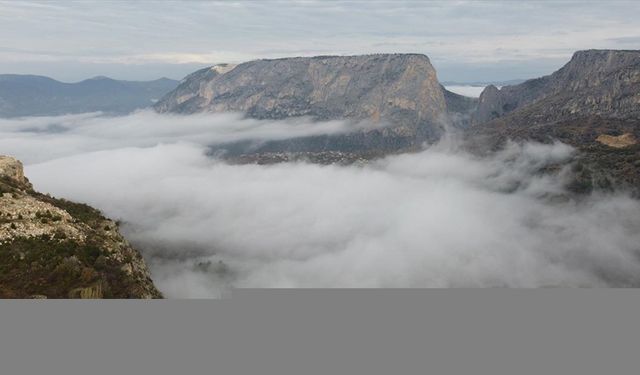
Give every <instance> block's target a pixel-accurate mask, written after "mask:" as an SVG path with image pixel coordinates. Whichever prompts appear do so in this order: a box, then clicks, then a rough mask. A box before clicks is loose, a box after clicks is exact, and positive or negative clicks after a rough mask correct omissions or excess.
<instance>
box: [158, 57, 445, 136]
mask: <svg viewBox="0 0 640 375" xmlns="http://www.w3.org/2000/svg"><path fill="white" fill-rule="evenodd" d="M220 68H221V66H214V67H212V68H209V69H204V70H200V71H198V72H196V73H194V74H192V75H190V76H189V77H187V78H186V79H185V80H184V81H183V82H182V83H181V84H180V85H179V86H178V88H177V89H176V90H175V91H174V92H172V93H170V94H169V95H168V96H166V97H165V98H164V99H163V100H161V101H160V102H158V103H157V104H156V106H155V108H156V109H157V110H158V111H160V112H180V113H193V112H202V111H209V112H244V113H246V114H247V115H249V116H251V117H256V118H269V119H280V118H286V117H293V116H311V117H314V118H316V119H320V120H328V119H343V118H350V119H356V120H363V119H367V120H372V121H374V122H377V121H383V120H387V121H390V122H392V123H394V124H397V125H401V126H407V127H416V126H418V125H420V124H428V123H433V122H435V121H436V120H437V119H438V117H439V116H441V115H442V114H444V113H445V112H446V102H445V98H444V94H443V92H442V89H441V87H440V85H439V83H438V80H437V77H436V71H435V69H434V68H433V67H432V66H431V63H430V62H429V59H428V58H427V57H426V56H424V55H417V54H406V55H405V54H390V55H366V56H319V57H311V58H307V57H295V58H285V59H276V60H256V61H250V62H246V63H243V64H240V65H237V66H235V67H233V68H232V69H229V70H227V71H225V70H223V69H220ZM222 68H224V66H222ZM221 72H222V73H221Z"/></svg>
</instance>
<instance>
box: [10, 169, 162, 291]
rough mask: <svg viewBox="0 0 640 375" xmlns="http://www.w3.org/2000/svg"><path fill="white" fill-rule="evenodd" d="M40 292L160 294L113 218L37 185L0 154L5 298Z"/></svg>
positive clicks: (140, 258)
mask: <svg viewBox="0 0 640 375" xmlns="http://www.w3.org/2000/svg"><path fill="white" fill-rule="evenodd" d="M34 296H35V297H34ZM36 297H37V298H160V297H162V295H161V294H160V292H159V291H158V290H157V289H156V288H155V286H154V285H153V282H152V281H151V278H150V275H149V271H148V269H147V266H146V264H145V262H144V260H143V259H142V257H141V256H140V254H139V253H138V252H137V251H136V250H135V249H134V248H132V247H131V245H129V243H128V242H127V241H126V240H125V239H124V238H123V237H122V236H121V235H120V233H119V232H118V225H117V224H116V223H115V222H113V221H111V220H109V219H107V218H105V217H104V216H102V215H101V214H100V212H98V211H97V210H95V209H93V208H91V207H89V206H86V205H83V204H78V203H73V202H69V201H66V200H62V199H56V198H52V197H50V196H48V195H44V194H40V193H38V192H35V191H33V189H32V187H31V184H30V183H29V182H28V180H27V179H26V178H25V176H24V173H23V169H22V164H21V163H20V162H19V161H17V160H16V159H13V158H10V157H0V298H36Z"/></svg>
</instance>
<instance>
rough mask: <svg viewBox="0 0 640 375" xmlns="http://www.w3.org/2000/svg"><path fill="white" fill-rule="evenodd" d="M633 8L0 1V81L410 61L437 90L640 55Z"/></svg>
mask: <svg viewBox="0 0 640 375" xmlns="http://www.w3.org/2000/svg"><path fill="white" fill-rule="evenodd" d="M638 15H640V1H618V2H613V1H603V2H585V1H582V2H550V1H545V2H542V1H540V2H533V1H531V2H515V1H513V2H506V1H505V2H479V1H449V2H422V1H421V2H418V1H414V2H403V1H367V2H364V1H349V2H338V1H266V0H263V1H253V2H249V1H246V2H243V1H215V2H195V1H193V2H192V1H174V2H169V1H163V2H155V1H136V2H124V1H112V2H109V1H100V2H91V1H77V2H71V1H64V2H63V1H46V2H29V1H3V0H0V73H32V74H42V75H48V76H51V77H54V78H57V79H60V80H63V81H78V80H81V79H85V78H88V77H92V76H95V75H107V76H111V77H114V78H120V79H140V80H144V79H154V78H159V77H162V76H167V77H170V78H181V77H183V76H184V75H186V74H187V73H189V72H191V71H193V70H195V69H197V68H200V67H204V66H207V65H211V64H214V63H221V62H241V61H246V60H250V59H255V58H272V57H285V56H311V55H318V54H324V55H327V54H338V55H349V54H362V53H375V52H417V53H424V54H426V55H428V56H429V57H430V58H431V60H432V62H433V64H434V66H435V67H436V69H437V71H438V76H439V78H440V80H442V81H466V82H469V81H495V80H508V79H516V78H530V77H536V76H540V75H544V74H548V73H550V72H552V71H554V70H556V69H557V68H558V67H560V66H562V64H564V63H565V62H566V61H567V60H568V59H569V58H570V57H571V54H572V53H573V52H574V51H575V50H580V49H589V48H614V49H640V22H638Z"/></svg>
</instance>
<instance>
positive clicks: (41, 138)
mask: <svg viewBox="0 0 640 375" xmlns="http://www.w3.org/2000/svg"><path fill="white" fill-rule="evenodd" d="M146 116H149V118H151V119H152V120H153V121H152V122H153V123H148V122H147V121H148V118H146ZM38 121H41V119H39V120H38V119H22V120H20V121H13V122H12V121H7V120H3V121H2V122H1V123H0V131H1V132H2V134H3V137H2V141H0V152H1V153H9V154H11V153H13V154H14V155H15V156H18V157H20V158H22V159H24V160H27V161H29V164H28V165H27V174H28V176H29V178H30V179H31V181H32V182H33V183H34V185H35V187H36V188H37V189H39V190H41V191H45V192H50V193H52V194H54V195H57V196H61V197H65V198H69V199H73V200H76V201H82V202H87V203H89V204H91V205H93V206H95V207H97V208H100V209H101V210H103V211H104V212H105V213H106V214H107V215H108V216H110V217H113V218H115V219H120V220H122V221H123V223H124V224H123V227H122V230H123V232H124V234H125V236H126V237H127V238H128V239H129V240H131V241H132V242H133V243H134V244H136V245H137V247H138V248H140V249H141V250H142V251H143V254H144V256H145V258H146V259H147V261H148V262H149V265H150V267H151V271H152V275H153V278H154V281H155V282H156V284H157V286H158V287H159V289H161V290H162V291H163V292H164V293H165V295H166V296H168V297H217V296H219V295H220V293H221V292H222V291H223V290H225V288H228V287H495V286H508V287H544V286H585V287H587V286H590V287H601V286H637V285H638V284H640V276H639V275H640V258H639V257H638V254H639V253H640V205H639V203H638V201H635V200H633V199H631V198H629V197H627V196H624V195H618V196H598V195H593V196H590V197H584V198H582V199H574V198H572V197H570V196H569V195H568V194H567V193H566V192H565V191H564V189H563V182H564V181H565V180H566V178H568V174H569V173H570V172H569V169H570V168H568V167H564V168H556V169H557V172H556V173H553V174H548V173H547V174H543V173H541V169H543V168H545V167H548V166H558V165H560V166H561V165H565V163H567V162H569V161H570V160H571V158H572V156H573V153H574V151H573V150H572V149H571V148H570V147H569V146H566V145H563V144H554V145H539V144H524V145H518V144H509V145H508V146H507V148H506V149H505V150H503V151H501V152H499V153H497V154H496V155H494V156H492V157H489V158H478V157H475V156H472V155H469V154H466V153H464V152H462V151H460V150H457V149H456V148H455V147H452V146H451V145H450V144H448V143H446V144H445V143H443V144H440V145H436V146H433V147H430V148H428V149H426V150H425V151H423V152H421V153H416V154H405V155H399V156H392V157H388V158H386V159H382V160H378V161H375V162H372V163H370V164H368V165H365V166H355V165H354V166H335V165H330V166H320V165H312V164H306V163H301V162H298V163H283V164H276V165H269V166H258V165H228V164H225V163H224V162H222V161H219V160H215V159H211V158H209V157H207V156H206V155H205V151H206V145H207V144H208V142H210V141H211V140H212V139H214V140H215V139H221V138H220V137H221V135H220V134H224V137H227V136H229V137H233V138H234V139H243V137H248V138H251V139H254V138H255V139H270V138H269V137H275V136H278V137H286V135H287V134H289V133H288V132H289V131H291V130H292V129H293V128H295V129H296V130H294V131H298V130H300V131H301V132H313V131H318V130H317V129H321V130H324V129H325V126H326V127H328V128H329V129H330V130H331V127H332V126H333V127H336V129H338V130H336V131H344V129H345V127H344V124H341V123H340V122H335V123H329V124H312V123H308V124H305V123H302V122H297V123H295V124H294V123H292V122H261V121H257V120H250V121H249V122H247V121H248V120H243V119H241V118H240V117H237V116H236V115H229V116H227V117H220V118H219V121H220V122H219V123H215V124H212V123H211V122H208V123H207V122H206V121H203V122H198V117H194V118H179V117H172V116H166V117H165V116H161V115H155V114H153V115H150V114H142V115H141V114H135V115H133V116H128V117H121V118H117V119H111V120H106V119H102V118H97V117H96V116H95V115H85V116H84V117H83V116H77V117H73V120H69V119H68V118H66V119H65V120H64V121H66V122H65V123H64V124H65V125H64V126H65V127H70V128H72V129H75V130H72V131H71V136H70V134H69V132H70V131H68V130H67V131H63V132H58V131H56V130H55V128H52V127H51V126H52V125H51V121H49V124H45V122H46V121H44V122H38ZM69 121H71V122H73V123H75V124H77V125H69ZM185 123H189V124H191V125H187V126H185ZM25 124H29V126H32V127H34V128H36V130H32V131H25ZM292 124H293V125H292ZM42 129H44V130H42ZM219 129H224V130H222V131H221V130H219ZM301 129H302V130H301ZM41 130H42V131H41ZM331 131H333V130H331ZM229 134H231V135H229ZM225 139H226V138H225ZM45 145H46V146H45Z"/></svg>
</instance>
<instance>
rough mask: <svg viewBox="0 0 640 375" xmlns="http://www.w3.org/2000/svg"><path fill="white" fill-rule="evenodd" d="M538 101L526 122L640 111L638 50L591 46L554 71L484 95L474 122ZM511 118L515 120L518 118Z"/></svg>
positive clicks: (627, 114) (631, 114)
mask: <svg viewBox="0 0 640 375" xmlns="http://www.w3.org/2000/svg"><path fill="white" fill-rule="evenodd" d="M532 105H536V107H535V108H532V111H531V112H535V114H532V115H531V116H527V117H526V118H523V120H524V121H523V123H525V125H529V124H531V123H543V122H551V121H559V120H564V119H571V118H578V117H585V116H603V117H608V118H630V117H640V51H613V50H587V51H578V52H576V53H575V54H574V55H573V57H572V58H571V61H569V62H568V63H567V64H566V65H565V66H563V67H562V68H561V69H559V70H558V71H556V72H554V73H553V74H551V75H549V76H545V77H541V78H537V79H532V80H528V81H526V82H524V83H521V84H519V85H514V86H505V87H503V88H502V89H500V90H498V89H497V88H496V87H495V86H489V87H487V88H486V89H485V90H484V91H483V92H482V94H481V95H480V99H479V104H478V109H477V111H476V113H475V114H474V116H473V123H474V124H482V123H485V122H487V121H490V120H493V119H495V118H499V117H503V116H505V115H507V114H510V113H513V112H516V111H518V110H522V109H524V108H525V107H528V106H532ZM513 120H517V119H516V118H514V119H513Z"/></svg>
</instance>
